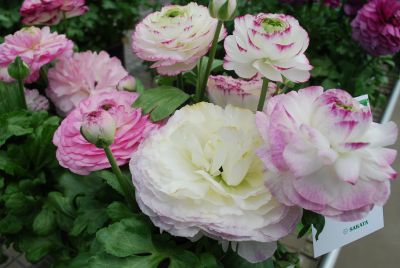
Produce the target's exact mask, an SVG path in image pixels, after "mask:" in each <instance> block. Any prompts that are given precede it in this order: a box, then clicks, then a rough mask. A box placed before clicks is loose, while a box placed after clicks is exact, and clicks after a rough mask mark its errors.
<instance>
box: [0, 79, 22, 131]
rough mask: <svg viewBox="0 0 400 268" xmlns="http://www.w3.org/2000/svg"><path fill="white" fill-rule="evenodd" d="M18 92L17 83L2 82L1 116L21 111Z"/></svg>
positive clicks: (0, 83)
mask: <svg viewBox="0 0 400 268" xmlns="http://www.w3.org/2000/svg"><path fill="white" fill-rule="evenodd" d="M18 90H19V88H18V84H17V83H15V82H13V83H4V82H1V81H0V114H3V113H10V112H13V111H18V110H19V109H20V107H19V106H20V100H19V92H18ZM0 128H1V126H0ZM0 135H1V134H0Z"/></svg>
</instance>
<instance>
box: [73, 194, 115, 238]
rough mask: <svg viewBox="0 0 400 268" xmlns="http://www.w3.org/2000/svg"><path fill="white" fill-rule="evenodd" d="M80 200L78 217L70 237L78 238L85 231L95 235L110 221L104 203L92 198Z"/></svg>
mask: <svg viewBox="0 0 400 268" xmlns="http://www.w3.org/2000/svg"><path fill="white" fill-rule="evenodd" d="M79 200H80V206H79V210H78V217H77V218H76V219H75V221H74V226H73V228H72V230H71V232H70V235H72V236H78V235H80V234H81V233H82V232H83V231H84V230H86V232H87V233H88V234H94V233H96V231H97V230H98V229H100V228H101V227H103V225H104V223H105V222H106V221H107V220H108V216H107V213H106V208H105V207H104V205H103V204H102V203H100V202H98V201H96V200H94V199H91V198H80V199H79Z"/></svg>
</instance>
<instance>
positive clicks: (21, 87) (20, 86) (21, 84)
mask: <svg viewBox="0 0 400 268" xmlns="http://www.w3.org/2000/svg"><path fill="white" fill-rule="evenodd" d="M17 82H18V94H19V96H18V98H19V101H20V105H21V108H22V109H25V110H26V109H28V106H27V105H26V99H25V87H24V82H23V81H22V79H17Z"/></svg>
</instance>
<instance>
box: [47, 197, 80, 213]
mask: <svg viewBox="0 0 400 268" xmlns="http://www.w3.org/2000/svg"><path fill="white" fill-rule="evenodd" d="M47 200H48V204H49V206H51V207H52V208H53V209H54V210H55V211H60V212H61V213H63V214H65V215H67V216H71V217H72V216H73V213H74V210H73V208H72V204H71V199H70V198H67V197H64V196H63V195H62V194H61V193H60V192H51V193H49V194H48V198H47Z"/></svg>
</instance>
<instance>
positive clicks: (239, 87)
mask: <svg viewBox="0 0 400 268" xmlns="http://www.w3.org/2000/svg"><path fill="white" fill-rule="evenodd" d="M262 84H263V81H262V79H260V78H259V77H256V78H254V79H251V80H243V79H235V78H233V77H231V76H224V75H218V76H210V77H209V79H208V84H207V92H208V97H209V98H210V101H211V102H212V103H214V104H217V105H219V106H221V107H225V106H226V105H228V104H231V105H234V106H237V107H241V108H246V109H249V110H252V111H253V112H255V111H257V105H258V101H259V99H260V94H261V88H262ZM276 91H277V86H276V84H274V83H272V82H270V83H269V85H268V94H267V98H270V97H271V96H272V95H273V94H274V93H276Z"/></svg>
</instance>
